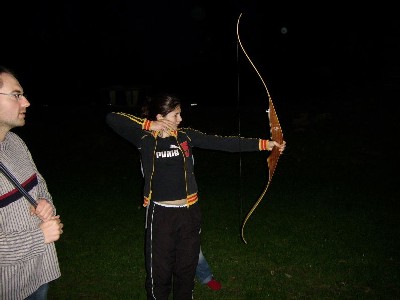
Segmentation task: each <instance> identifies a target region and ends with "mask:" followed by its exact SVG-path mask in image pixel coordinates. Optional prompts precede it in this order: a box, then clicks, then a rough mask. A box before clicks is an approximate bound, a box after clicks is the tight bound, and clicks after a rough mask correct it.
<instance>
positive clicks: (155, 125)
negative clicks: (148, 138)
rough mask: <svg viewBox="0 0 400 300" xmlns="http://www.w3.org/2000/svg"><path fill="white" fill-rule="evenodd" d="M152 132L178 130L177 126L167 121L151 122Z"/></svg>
mask: <svg viewBox="0 0 400 300" xmlns="http://www.w3.org/2000/svg"><path fill="white" fill-rule="evenodd" d="M150 130H153V131H166V132H168V131H171V130H176V126H175V124H174V123H173V122H171V121H168V120H167V119H162V120H158V121H151V124H150Z"/></svg>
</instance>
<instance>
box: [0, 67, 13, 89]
mask: <svg viewBox="0 0 400 300" xmlns="http://www.w3.org/2000/svg"><path fill="white" fill-rule="evenodd" d="M1 74H10V75H12V76H13V77H15V75H14V73H13V72H12V71H11V70H10V69H7V68H5V67H3V66H0V75H1ZM1 87H3V80H2V79H1V78H0V88H1Z"/></svg>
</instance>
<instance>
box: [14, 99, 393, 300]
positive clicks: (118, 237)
mask: <svg viewBox="0 0 400 300" xmlns="http://www.w3.org/2000/svg"><path fill="white" fill-rule="evenodd" d="M371 106H373V103H372V104H370V107H368V106H365V105H363V106H360V107H362V108H361V110H365V112H368V111H369V109H371V108H372V107H371ZM342 109H343V107H342ZM353 109H354V107H348V108H344V109H343V110H342V111H341V114H339V115H338V114H336V113H332V112H325V111H317V112H316V113H314V114H313V115H306V116H304V115H303V114H302V113H303V112H302V111H301V109H293V110H292V115H290V118H289V117H287V118H286V119H285V120H284V121H285V124H282V125H286V127H285V126H283V127H284V129H285V136H286V138H285V139H286V140H287V143H288V147H287V150H286V151H285V154H284V155H283V156H282V158H281V159H280V162H279V163H278V167H277V171H276V172H275V175H274V178H273V180H272V183H271V185H270V188H269V191H268V192H267V195H266V197H265V199H264V200H263V201H262V202H261V204H260V205H259V207H258V208H257V209H256V210H255V212H254V213H253V215H252V216H251V218H250V219H249V221H248V223H247V225H246V227H245V236H246V240H247V241H248V244H247V245H245V244H244V243H243V242H242V241H241V238H240V227H241V222H242V220H243V218H244V217H245V215H246V213H247V212H248V211H249V209H250V208H251V207H252V205H253V203H254V202H255V201H256V200H257V198H258V196H259V194H260V192H261V191H262V189H263V187H264V186H265V184H266V183H267V167H266V158H267V156H266V153H246V154H244V153H242V154H229V153H222V152H214V151H204V150H200V149H196V150H195V152H194V153H195V157H196V166H195V168H196V174H197V180H198V184H199V193H200V204H201V208H202V212H203V226H202V249H203V252H204V254H205V256H206V258H207V260H208V262H209V263H210V265H211V267H212V269H213V272H214V275H215V277H216V278H217V279H218V280H220V281H221V282H222V285H223V288H222V290H221V291H218V292H213V291H211V290H209V289H208V288H206V287H204V286H201V285H199V284H198V283H196V287H195V299H196V300H212V299H229V300H234V299H399V298H400V284H399V282H400V278H399V277H400V248H399V246H400V245H399V236H400V226H399V225H400V221H399V204H398V200H399V197H398V196H399V195H398V192H397V190H396V183H397V182H396V181H395V179H397V178H396V174H397V173H395V171H397V170H395V167H394V164H393V162H395V161H396V160H397V159H398V153H397V152H396V150H395V149H393V148H384V146H383V145H381V144H380V142H378V141H375V137H376V134H377V133H378V131H379V128H376V127H375V126H374V125H373V124H376V122H374V123H372V122H370V121H371V120H370V119H368V118H363V117H362V116H363V112H364V111H361V112H360V111H359V110H357V112H356V114H357V115H358V114H359V118H358V119H354V118H348V117H349V116H354V112H355V110H353ZM77 111H79V110H77ZM384 115H386V114H385V112H382V116H381V118H380V119H379V120H381V121H382V120H383V121H384V123H385V125H388V126H392V127H393V126H394V127H396V126H397V127H396V128H398V125H396V121H395V120H394V119H390V118H389V119H388V118H386V117H383V116H384ZM45 117H47V118H43V119H42V118H39V117H38V119H36V120H34V122H32V123H33V124H29V122H28V124H27V126H26V128H22V129H21V130H19V132H18V133H20V135H21V136H22V137H23V138H24V139H25V140H26V142H27V144H28V146H29V147H30V149H31V152H32V154H33V157H34V158H35V161H36V163H37V165H38V168H39V170H41V172H42V174H43V175H44V177H45V178H46V180H47V183H48V186H49V190H50V192H51V193H52V195H53V198H54V202H55V204H56V206H57V208H58V213H59V214H60V215H61V217H62V220H63V222H64V224H65V230H64V231H65V232H64V234H63V236H62V238H61V239H60V240H59V241H58V242H57V244H56V245H57V251H58V255H59V260H60V265H61V270H62V277H61V278H60V279H58V280H57V281H55V282H54V283H53V284H52V285H51V289H50V293H49V299H68V300H70V299H145V297H146V295H145V289H144V279H145V269H144V255H143V249H144V241H143V238H144V213H145V211H144V209H143V208H142V206H141V203H142V199H141V188H142V178H141V173H140V167H139V162H138V153H137V152H136V150H135V149H134V148H133V147H131V146H130V145H129V144H127V143H126V142H125V141H123V140H122V139H121V138H120V137H118V136H116V135H115V134H113V133H112V132H111V131H110V130H109V129H108V128H107V127H106V125H105V124H104V123H103V119H102V113H101V112H100V113H99V112H96V111H93V112H89V113H87V112H86V113H83V112H82V114H79V113H76V112H73V113H72V115H71V117H70V118H68V119H66V120H63V121H59V120H57V118H56V117H52V114H51V113H49V114H48V115H45ZM243 117H246V114H244V115H243ZM378 117H379V115H378ZM210 119H212V120H215V119H214V118H210ZM215 122H218V121H215ZM252 122H255V123H254V124H253V123H251V125H250V126H249V127H246V125H243V129H242V130H243V134H242V135H243V136H250V137H257V136H261V135H262V137H265V138H267V137H268V134H267V135H266V133H265V131H266V130H268V129H266V130H265V126H266V125H264V124H262V123H260V124H257V121H254V120H253V121H252ZM260 122H261V121H260ZM263 122H265V120H264V121H263ZM281 123H283V122H282V120H281ZM49 124H52V125H54V126H49ZM244 124H245V123H244ZM380 124H382V123H380ZM208 125H209V126H210V127H212V126H213V124H211V125H210V124H208ZM214 125H215V127H216V128H217V127H219V126H222V125H220V124H214ZM204 127H207V124H204ZM260 128H261V129H260ZM198 129H202V128H198ZM261 130H263V131H264V133H262V131H261ZM38 132H41V134H40V136H39V135H38ZM385 134H386V135H385ZM389 137H390V134H389V133H383V137H382V135H380V138H383V139H384V140H387V139H388V138H389ZM49 141H52V142H50V143H49ZM396 158H397V159H396ZM240 164H241V167H239V166H240ZM396 192H397V193H396Z"/></svg>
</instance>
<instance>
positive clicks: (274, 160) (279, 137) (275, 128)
mask: <svg viewBox="0 0 400 300" xmlns="http://www.w3.org/2000/svg"><path fill="white" fill-rule="evenodd" d="M241 17H242V14H240V15H239V18H238V21H237V25H236V34H237V40H238V42H239V45H240V48H241V49H242V51H243V53H244V55H245V56H246V58H247V60H248V61H249V62H250V64H251V66H252V67H253V69H254V71H255V72H256V73H257V75H258V77H259V78H260V80H261V82H262V84H263V85H264V88H265V91H266V92H267V96H268V110H267V112H268V118H269V125H270V133H271V139H272V140H273V141H276V142H278V143H279V144H281V143H282V142H283V132H282V128H281V125H280V123H279V119H278V115H277V114H276V111H275V107H274V103H273V102H272V98H271V95H270V93H269V91H268V87H267V84H266V83H265V81H264V79H263V78H262V76H261V74H260V72H259V71H258V69H257V68H256V66H255V65H254V63H253V61H252V60H251V59H250V57H249V55H248V54H247V52H246V50H245V49H244V47H243V44H242V42H241V40H240V35H239V22H240V18H241ZM280 155H281V152H280V151H279V149H278V148H277V147H273V148H272V150H271V153H270V155H269V156H268V159H267V163H268V170H269V179H268V183H267V185H266V186H265V188H264V190H263V192H262V193H261V195H260V197H259V198H258V200H257V201H256V203H255V204H254V205H253V207H252V208H251V209H250V211H249V212H248V213H247V215H246V217H245V219H244V221H243V224H242V230H241V234H242V240H243V242H244V243H245V244H247V241H246V239H245V238H244V227H245V225H246V223H247V221H248V220H249V218H250V216H251V215H252V213H253V212H254V211H255V209H256V208H257V206H258V205H259V204H260V202H261V201H262V199H263V198H264V196H265V194H266V193H267V190H268V187H269V185H270V183H271V180H272V176H273V174H274V172H275V169H276V166H277V164H278V160H279V157H280Z"/></svg>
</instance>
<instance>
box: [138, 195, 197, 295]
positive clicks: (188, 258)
mask: <svg viewBox="0 0 400 300" xmlns="http://www.w3.org/2000/svg"><path fill="white" fill-rule="evenodd" d="M146 225H147V229H146V247H145V248H146V249H145V251H146V253H145V255H146V271H147V277H146V290H147V298H148V299H157V300H167V299H168V296H169V294H170V293H171V286H172V285H173V295H174V300H190V299H192V298H193V289H194V277H195V274H196V267H197V264H198V261H199V252H200V227H201V212H200V207H199V204H198V203H195V204H193V205H191V206H189V208H188V207H179V208H177V207H164V206H161V205H157V204H155V203H154V202H153V201H151V202H150V204H149V207H148V210H147V223H146Z"/></svg>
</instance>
